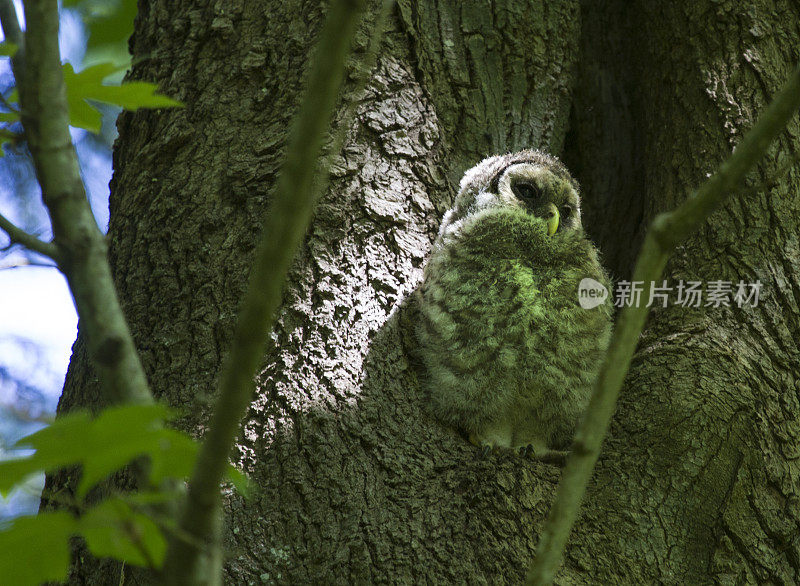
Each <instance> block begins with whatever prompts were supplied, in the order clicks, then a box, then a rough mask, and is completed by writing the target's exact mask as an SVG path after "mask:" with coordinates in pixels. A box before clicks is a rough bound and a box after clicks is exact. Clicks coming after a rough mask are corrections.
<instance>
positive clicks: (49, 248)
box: [0, 214, 61, 263]
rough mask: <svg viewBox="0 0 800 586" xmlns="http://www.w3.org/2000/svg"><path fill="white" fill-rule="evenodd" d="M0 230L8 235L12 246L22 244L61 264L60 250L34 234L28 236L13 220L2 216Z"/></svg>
mask: <svg viewBox="0 0 800 586" xmlns="http://www.w3.org/2000/svg"><path fill="white" fill-rule="evenodd" d="M0 229H2V230H3V231H4V232H5V233H6V234H8V237H9V239H10V240H11V244H21V245H22V246H24V247H25V248H28V249H30V250H32V251H34V252H38V253H39V254H43V255H44V256H49V257H50V258H52V259H53V260H54V261H56V263H58V262H59V258H61V254H60V253H59V251H58V248H57V247H56V245H55V244H53V243H52V242H45V241H44V240H39V239H38V238H37V237H36V236H34V235H33V234H28V233H27V232H26V231H25V230H23V229H22V228H18V227H17V226H15V225H14V223H13V222H11V220H9V219H8V218H6V217H5V216H4V215H3V214H0Z"/></svg>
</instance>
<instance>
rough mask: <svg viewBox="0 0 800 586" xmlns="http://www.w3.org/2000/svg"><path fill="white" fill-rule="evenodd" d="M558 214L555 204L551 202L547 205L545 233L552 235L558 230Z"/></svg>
mask: <svg viewBox="0 0 800 586" xmlns="http://www.w3.org/2000/svg"><path fill="white" fill-rule="evenodd" d="M560 219H561V218H560V216H559V214H558V208H557V207H556V206H555V204H553V203H551V204H550V205H549V206H548V207H547V212H545V221H546V222H547V235H548V236H552V235H553V234H555V233H556V230H558V223H559V221H560Z"/></svg>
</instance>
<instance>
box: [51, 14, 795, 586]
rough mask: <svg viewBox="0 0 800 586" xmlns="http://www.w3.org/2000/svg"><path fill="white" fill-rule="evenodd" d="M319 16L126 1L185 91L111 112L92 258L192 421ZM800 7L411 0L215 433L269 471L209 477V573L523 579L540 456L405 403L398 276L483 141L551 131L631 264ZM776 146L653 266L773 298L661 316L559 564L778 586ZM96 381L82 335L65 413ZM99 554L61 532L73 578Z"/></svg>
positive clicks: (782, 269) (781, 440) (101, 567)
mask: <svg viewBox="0 0 800 586" xmlns="http://www.w3.org/2000/svg"><path fill="white" fill-rule="evenodd" d="M322 14H323V9H322V8H321V7H320V6H319V5H318V3H316V2H300V1H294V2H289V1H286V2H266V3H253V2H244V0H226V1H225V2H219V1H212V2H202V1H194V2H193V1H190V0H170V1H166V0H154V1H153V2H149V3H143V4H142V5H141V7H140V15H139V17H138V19H137V23H136V33H135V36H134V38H133V40H132V44H131V46H132V50H133V54H134V57H135V58H143V60H142V61H141V62H139V64H138V65H137V66H136V68H135V71H134V75H135V76H136V77H141V78H147V79H153V80H157V81H159V82H160V83H161V84H162V89H163V90H164V91H165V92H166V93H168V94H169V95H171V96H174V97H176V98H178V99H181V100H182V101H184V102H185V103H186V104H187V107H186V108H185V109H183V110H175V111H164V112H140V113H136V114H124V115H123V117H122V118H121V120H120V123H119V128H120V139H119V141H118V144H117V147H116V150H115V161H114V162H115V176H114V179H113V182H112V199H111V223H110V228H109V234H110V242H111V251H110V256H111V261H112V265H113V267H114V270H115V278H116V281H117V284H118V287H119V290H120V295H121V298H122V300H123V304H124V308H125V311H126V314H127V315H128V316H129V319H130V321H131V328H132V330H133V333H134V337H135V340H136V343H137V346H138V347H139V349H140V351H141V353H142V360H143V363H144V365H145V368H146V370H147V373H148V376H149V378H150V381H151V383H152V385H153V388H154V390H155V392H156V394H157V395H158V396H160V397H164V398H166V399H167V400H168V401H169V402H171V403H172V404H175V405H178V406H182V407H185V408H186V410H187V411H186V416H185V417H184V418H183V419H182V420H181V425H183V426H185V427H186V428H187V429H189V430H191V431H192V432H195V433H197V434H198V435H200V434H202V430H203V422H204V421H205V419H206V416H207V410H208V406H209V397H210V395H211V394H212V393H213V391H214V388H215V382H216V377H217V374H218V370H219V367H220V363H221V359H222V355H223V353H224V352H225V349H226V347H227V345H228V342H229V339H230V334H231V329H232V324H233V319H234V316H235V312H236V309H237V303H238V299H239V297H240V296H241V293H242V291H243V288H244V284H245V282H246V276H247V271H248V266H249V262H250V259H251V256H252V250H253V246H254V243H255V242H256V239H257V235H258V230H259V226H260V220H261V217H262V214H263V212H264V210H265V209H266V206H267V205H268V203H269V195H270V188H271V186H272V185H273V184H274V178H275V174H276V172H277V170H278V167H279V164H280V161H281V154H282V148H283V144H284V139H285V134H286V132H285V131H286V127H287V125H288V123H289V121H290V119H291V115H292V114H293V112H294V111H295V109H296V105H297V100H298V99H299V98H298V96H299V91H300V88H301V87H302V71H303V70H304V67H305V65H306V64H307V60H308V53H309V48H310V47H311V46H312V44H313V40H314V36H315V33H316V32H317V31H318V29H319V25H320V22H321V17H322ZM373 14H374V12H373ZM798 16H800V15H798V8H797V6H796V5H790V4H789V3H785V2H781V1H780V0H776V1H766V0H765V1H760V2H755V3H751V5H750V7H749V8H747V9H746V10H745V9H740V8H739V7H738V5H737V4H736V3H733V2H712V1H710V0H708V1H701V2H691V3H689V2H687V3H683V4H670V3H663V2H649V1H639V2H633V3H630V2H622V1H612V2H606V3H594V2H591V1H590V0H586V1H585V2H584V4H583V5H580V3H579V2H577V1H569V0H564V1H559V2H546V3H545V2H527V1H523V0H501V1H498V2H494V3H491V5H490V6H489V5H485V4H484V3H478V2H469V3H460V2H455V1H452V0H451V1H444V0H440V1H438V2H428V1H422V2H412V1H410V0H401V1H400V2H399V6H398V9H397V11H396V12H395V14H394V17H393V18H392V19H391V23H390V30H389V31H388V32H387V33H386V38H385V41H384V45H383V50H382V52H381V55H380V58H379V62H378V66H377V68H376V71H374V74H373V75H374V77H373V79H372V81H371V83H370V84H369V86H368V90H367V93H366V95H363V96H355V98H356V99H358V100H359V101H360V102H359V104H360V105H359V109H358V115H357V119H356V122H355V124H354V125H353V128H351V130H350V136H349V139H348V141H347V144H346V146H345V149H344V151H343V153H342V156H340V157H338V158H336V160H335V161H334V167H333V182H332V185H331V188H330V189H329V191H328V193H327V195H326V196H325V197H324V199H323V201H322V202H321V203H320V205H319V208H318V210H317V213H316V218H315V221H314V224H313V227H312V230H311V232H310V234H309V236H308V239H307V241H306V243H305V246H304V248H303V250H302V252H301V255H300V257H299V258H298V259H297V262H296V263H295V266H294V269H293V271H292V275H291V279H290V283H289V286H288V288H287V292H286V295H285V302H284V305H283V308H282V311H281V313H280V316H279V320H278V325H277V327H276V328H275V331H274V332H273V334H272V339H273V342H274V344H273V345H272V346H271V347H270V348H269V349H268V350H267V352H266V353H265V357H264V361H263V368H262V370H261V373H260V375H259V376H258V381H257V382H258V391H257V396H256V397H255V400H254V401H253V404H252V407H251V410H250V413H249V414H248V416H247V418H246V420H245V421H244V427H243V434H242V437H241V439H240V442H239V444H238V446H237V450H236V452H235V454H234V461H236V462H237V463H239V464H240V465H241V466H242V467H244V469H246V470H247V471H248V472H249V473H250V474H251V475H252V477H253V479H254V481H255V484H256V485H257V486H258V487H259V489H258V493H257V494H256V495H255V497H254V498H253V499H252V500H251V501H248V502H245V501H242V500H241V499H240V498H239V497H236V496H230V497H229V498H228V500H227V505H226V514H227V529H226V545H227V548H228V555H229V559H228V563H227V567H226V572H227V579H228V581H229V582H230V583H273V582H275V583H371V582H392V583H395V582H399V583H411V582H421V581H425V580H428V581H430V582H433V583H466V582H469V583H473V582H474V583H517V582H520V581H521V580H522V577H523V576H524V572H525V570H526V568H527V566H528V564H529V563H530V561H531V559H532V556H533V554H534V551H535V544H536V540H537V528H538V527H539V526H540V525H541V522H542V520H543V518H544V516H545V515H546V513H547V509H548V506H549V503H550V499H551V497H552V494H553V492H554V488H555V485H556V483H557V482H558V478H559V469H558V468H557V467H555V466H552V465H549V464H544V463H541V462H533V461H526V460H522V459H520V458H518V457H516V456H514V455H510V454H493V455H491V456H490V457H488V458H486V459H483V460H480V459H477V458H476V455H475V451H474V448H473V447H472V446H471V445H469V444H468V443H466V441H465V440H464V439H463V438H462V437H460V436H459V435H458V434H457V433H455V432H453V431H450V430H447V429H444V428H442V427H441V426H439V425H438V424H437V423H436V422H435V421H433V420H432V419H430V418H429V417H428V415H427V414H426V410H425V397H424V396H423V395H421V393H420V390H419V385H418V380H417V375H416V372H415V369H414V367H413V365H412V363H411V362H410V361H409V358H408V348H407V345H404V336H403V320H402V319H401V315H402V314H403V311H405V309H404V307H405V306H404V304H403V300H404V299H405V298H406V296H407V295H408V293H409V292H411V291H412V290H413V288H414V287H415V286H416V284H417V283H418V281H419V278H420V274H421V266H422V265H423V263H424V260H425V257H426V254H427V251H428V248H429V244H430V241H431V239H432V237H433V236H434V234H435V231H436V227H437V225H438V221H439V219H440V217H441V215H442V213H443V211H444V210H445V209H446V207H447V205H448V204H449V203H450V201H451V198H452V196H453V194H454V189H455V185H456V182H457V180H458V178H459V177H460V175H461V173H462V172H463V171H464V170H465V169H466V168H468V167H470V166H471V165H473V164H474V163H475V162H476V161H477V160H479V159H480V158H482V157H483V156H485V155H488V154H492V153H494V152H500V151H506V150H514V149H518V148H522V147H539V148H543V149H545V150H548V151H550V152H553V153H554V154H562V151H563V153H564V154H565V158H566V160H567V162H568V163H569V164H570V166H571V167H572V169H573V170H574V171H575V172H576V174H577V175H578V178H579V179H580V180H581V181H582V182H583V184H584V201H585V207H586V209H587V212H588V213H587V223H588V225H589V231H590V233H591V234H592V235H593V236H594V237H595V239H596V240H597V241H598V243H599V244H600V246H601V247H602V248H603V250H604V251H605V252H606V257H607V259H608V264H609V266H610V267H611V269H612V270H613V272H614V273H615V275H616V276H617V277H624V276H626V275H627V274H628V272H629V270H630V262H631V260H632V258H633V256H634V253H635V249H632V248H631V247H632V246H635V245H636V242H637V241H638V240H639V239H640V236H641V233H642V230H643V229H644V227H646V225H647V223H648V222H649V220H650V219H652V217H653V216H654V215H655V214H656V213H657V212H659V211H662V210H666V209H669V208H671V207H673V206H674V204H675V203H676V202H679V201H681V199H682V198H684V197H685V196H686V194H687V193H688V191H689V190H690V188H691V187H693V186H695V185H696V184H698V183H699V182H700V181H701V180H702V179H703V178H704V177H705V175H706V174H707V173H709V172H711V171H712V170H713V169H714V168H715V167H716V166H717V165H718V164H719V162H721V161H722V160H724V158H725V157H726V156H727V154H728V153H729V151H730V149H731V148H732V147H733V146H734V145H735V144H736V141H737V140H738V137H739V136H740V135H741V132H742V130H743V129H745V128H748V127H749V126H750V124H752V122H753V120H754V119H755V118H756V117H757V114H758V112H759V111H760V110H761V109H762V108H763V106H764V104H765V103H766V102H767V101H768V99H769V96H770V95H772V94H773V93H774V92H775V91H776V90H777V89H778V88H779V87H780V85H781V83H782V81H783V80H784V79H785V77H786V75H787V74H788V72H789V71H790V70H791V68H792V66H793V64H794V63H795V62H796V61H797V59H798V54H797V49H796V48H797V47H798V46H800V44H799V43H798V41H800V30H798V24H797V23H798V22H800V19H799V18H798ZM366 20H367V23H369V22H370V21H371V16H370V15H368V16H367V17H366ZM368 30H369V26H368V24H367V25H366V26H365V27H364V33H363V34H362V35H361V36H360V39H359V43H358V46H357V47H356V55H355V58H358V55H359V53H360V52H363V49H364V47H365V46H366V34H367V31H368ZM573 88H574V91H573ZM347 98H354V96H347V95H346V96H345V99H347ZM570 108H572V116H571V117H570V116H569V112H570ZM565 140H566V146H565ZM797 140H798V124H797V121H796V120H795V121H793V122H792V125H791V126H790V128H789V129H788V130H787V132H786V133H785V134H784V136H783V137H782V138H781V140H780V141H779V143H777V144H776V145H775V146H774V147H773V149H772V150H771V151H770V155H769V156H768V158H767V160H766V161H765V162H764V164H763V165H762V166H761V167H760V168H759V172H758V176H753V183H754V184H760V183H764V184H765V187H761V188H759V189H758V190H757V191H755V192H753V193H744V194H743V195H742V196H740V197H735V198H733V200H732V201H731V202H730V203H728V204H727V205H726V206H725V207H724V209H723V210H721V211H719V212H718V213H716V214H715V215H714V217H713V221H712V222H711V223H710V225H709V226H708V228H707V229H704V230H703V231H702V233H701V234H699V235H698V236H696V237H695V238H693V239H692V240H691V241H690V243H688V244H687V245H686V246H684V247H682V249H681V250H680V251H679V253H678V254H677V255H676V258H675V259H674V260H673V261H672V262H671V263H670V266H669V267H668V269H667V274H668V275H669V276H670V277H671V278H672V279H674V280H677V279H685V280H705V281H711V280H718V279H722V280H728V281H734V282H738V281H739V280H740V279H741V280H744V281H747V282H749V281H754V280H755V279H760V281H761V282H762V283H763V284H764V286H763V293H764V294H763V298H762V300H761V303H760V304H759V305H758V307H756V308H752V309H751V308H744V309H739V308H736V307H730V308H720V309H715V308H701V309H697V310H692V309H686V308H682V307H669V308H666V309H659V310H656V311H655V312H654V313H653V315H652V317H651V319H650V322H649V325H648V328H647V330H646V332H645V334H644V336H643V339H642V342H641V345H640V348H639V351H638V353H637V356H636V358H635V359H634V364H633V367H632V371H631V373H630V375H629V377H628V381H627V384H626V387H625V389H624V390H623V395H622V399H621V404H620V407H619V410H618V414H617V416H616V419H615V424H614V426H613V429H612V435H611V437H610V438H609V441H608V443H607V445H606V448H605V450H604V452H603V455H602V456H601V460H600V462H599V464H598V470H597V471H596V474H595V478H594V481H593V483H592V485H591V487H590V490H589V493H588V495H587V499H586V506H585V510H584V514H583V516H582V518H581V520H580V522H579V524H578V525H577V526H576V529H575V532H574V533H573V538H572V541H571V545H570V547H569V548H568V552H567V557H566V562H565V567H564V569H563V571H562V574H561V575H560V578H559V581H560V582H561V583H652V582H659V581H660V582H664V583H676V584H686V583H691V584H699V583H714V582H716V583H724V584H738V583H750V582H756V581H767V582H774V583H779V584H791V583H796V582H798V581H800V575H798V574H800V537H799V535H800V533H799V532H798V506H797V505H798V501H799V498H798V494H800V491H799V490H798V483H799V481H798V464H797V462H798V459H797V458H798V455H800V453H798V448H797V445H798V439H800V438H799V437H798V436H800V426H799V425H798V417H800V405H799V404H798V395H800V372H798V344H797V341H796V340H798V339H800V317H799V316H800V308H798V305H799V304H800V244H799V241H798V236H797V232H796V229H797V222H798V218H800V200H799V199H798V197H797V196H796V193H797V189H798V182H800V179H799V178H798V174H797V171H796V168H795V169H793V170H792V171H790V172H789V173H788V174H785V175H783V176H782V177H780V178H776V170H777V169H778V168H780V167H781V166H782V165H784V164H785V163H786V161H787V160H788V159H789V158H790V157H791V156H793V155H794V154H795V151H796V146H795V145H796V144H797ZM96 403H97V392H96V384H95V382H94V379H93V374H92V372H91V369H90V367H89V366H88V365H87V363H86V358H85V352H84V349H83V345H82V341H81V339H80V338H79V340H78V343H77V345H76V351H75V355H74V357H73V361H72V364H71V367H70V373H69V376H68V381H67V385H66V387H65V392H64V396H63V397H62V400H61V404H60V406H59V410H60V412H64V411H67V410H69V409H72V408H76V407H78V406H82V405H89V406H96ZM48 487H49V488H53V489H63V488H65V487H64V486H63V479H62V478H61V477H58V478H51V479H49V481H48ZM114 572H118V568H115V567H113V566H112V565H108V564H98V563H97V562H95V561H93V560H91V559H90V558H88V557H83V558H81V560H80V561H79V562H78V563H77V564H76V565H75V568H74V578H75V580H81V579H82V580H84V581H86V582H91V583H104V582H107V581H108V579H109V578H110V577H111V576H116V574H114ZM139 579H142V580H144V579H146V577H144V576H136V577H135V580H139Z"/></svg>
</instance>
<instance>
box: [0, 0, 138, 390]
mask: <svg viewBox="0 0 800 586" xmlns="http://www.w3.org/2000/svg"><path fill="white" fill-rule="evenodd" d="M25 17H26V22H27V28H26V31H25V39H24V62H23V51H22V48H23V43H22V34H21V32H20V29H19V23H18V21H17V16H16V12H15V11H14V4H13V2H12V0H0V23H2V26H3V31H4V32H5V34H6V36H7V37H8V38H9V40H11V41H12V42H14V43H16V44H18V45H19V47H20V49H19V50H18V51H17V54H16V55H15V56H14V58H13V59H12V66H13V69H14V77H15V78H16V80H17V88H18V90H19V97H20V106H21V119H22V125H23V127H24V129H25V136H26V138H27V141H28V147H29V148H30V151H31V156H32V158H33V163H34V167H35V168H36V176H37V179H38V180H39V185H40V186H41V188H42V198H43V199H44V203H45V205H46V206H47V209H48V212H49V213H50V219H51V222H52V225H53V245H54V246H55V247H56V248H57V249H58V255H57V256H58V265H59V268H60V269H61V270H62V271H63V273H64V275H65V276H66V277H67V281H68V282H69V286H70V290H71V292H72V296H73V298H74V299H75V306H76V308H77V310H78V315H79V316H80V321H81V330H82V331H83V332H84V333H85V334H86V341H87V346H88V350H89V356H90V358H91V360H92V364H93V365H94V367H95V369H96V371H97V374H98V378H99V379H100V384H101V387H102V389H103V393H104V396H105V398H106V400H107V402H109V403H150V402H152V400H153V398H152V395H151V394H150V390H149V388H148V385H147V379H146V377H145V374H144V370H143V369H142V366H141V364H140V362H139V357H138V355H137V354H136V348H135V347H134V344H133V340H132V339H131V335H130V332H129V330H128V325H127V323H126V322H125V317H124V315H123V313H122V309H121V308H120V305H119V301H118V300H117V294H116V291H115V289H114V282H113V280H112V278H111V269H110V267H109V265H108V259H107V257H106V243H105V237H104V236H103V234H102V232H100V230H99V228H98V227H97V223H96V222H95V219H94V216H93V215H92V211H91V209H90V207H89V202H88V200H87V199H86V194H85V192H84V187H83V181H82V180H81V176H80V168H79V166H78V159H77V156H76V155H75V149H74V148H73V146H72V140H71V137H70V134H69V116H68V109H67V99H66V93H65V89H64V77H63V73H62V69H61V58H60V56H59V50H58V3H57V1H56V0H35V1H34V0H27V1H26V2H25ZM40 248H41V247H40Z"/></svg>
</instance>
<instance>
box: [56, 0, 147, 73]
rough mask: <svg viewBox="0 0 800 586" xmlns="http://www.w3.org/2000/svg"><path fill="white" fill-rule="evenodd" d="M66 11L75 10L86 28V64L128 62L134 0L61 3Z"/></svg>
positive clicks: (134, 15)
mask: <svg viewBox="0 0 800 586" xmlns="http://www.w3.org/2000/svg"><path fill="white" fill-rule="evenodd" d="M63 6H64V7H65V8H76V9H77V10H78V11H79V12H80V13H81V16H82V18H83V20H84V22H85V23H86V25H87V29H88V36H89V39H88V42H87V46H86V58H87V60H88V61H98V59H97V57H98V56H102V57H104V59H103V60H108V59H111V60H112V61H114V62H115V63H117V62H119V63H122V62H126V61H129V60H130V54H129V53H128V38H129V37H130V36H131V34H132V33H133V21H134V19H135V18H136V12H137V5H136V0H64V2H63Z"/></svg>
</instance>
